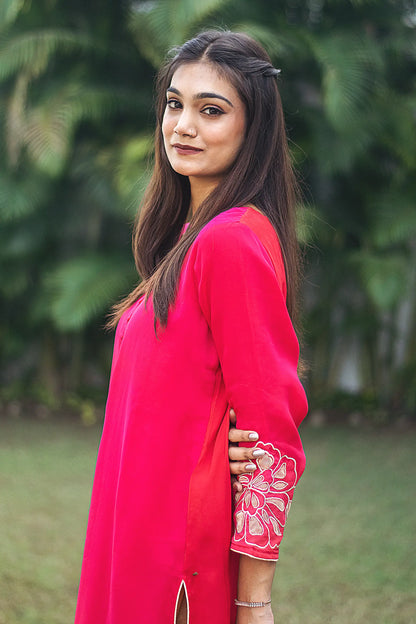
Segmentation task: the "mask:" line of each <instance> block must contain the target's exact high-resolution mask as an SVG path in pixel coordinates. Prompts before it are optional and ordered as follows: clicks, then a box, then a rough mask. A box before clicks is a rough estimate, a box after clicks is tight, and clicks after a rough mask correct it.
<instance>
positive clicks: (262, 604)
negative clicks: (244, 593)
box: [234, 598, 272, 607]
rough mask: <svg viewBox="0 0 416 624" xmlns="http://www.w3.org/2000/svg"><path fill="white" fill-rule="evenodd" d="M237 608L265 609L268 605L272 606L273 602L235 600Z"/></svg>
mask: <svg viewBox="0 0 416 624" xmlns="http://www.w3.org/2000/svg"><path fill="white" fill-rule="evenodd" d="M234 602H235V604H236V605H237V607H265V606H266V605H269V604H271V602H272V601H271V600H266V602H243V601H242V600H237V598H236V599H235V600H234Z"/></svg>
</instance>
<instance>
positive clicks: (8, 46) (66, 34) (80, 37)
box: [0, 28, 101, 81]
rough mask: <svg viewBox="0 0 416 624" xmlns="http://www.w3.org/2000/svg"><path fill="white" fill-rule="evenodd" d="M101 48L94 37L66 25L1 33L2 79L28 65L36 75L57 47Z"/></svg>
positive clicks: (83, 49) (81, 49)
mask: <svg viewBox="0 0 416 624" xmlns="http://www.w3.org/2000/svg"><path fill="white" fill-rule="evenodd" d="M100 49H101V46H100V45H99V43H98V42H97V41H96V40H95V39H94V38H93V37H90V36H88V35H85V34H83V33H79V32H75V31H72V30H69V29H64V28H55V29H50V30H48V29H44V30H36V31H33V32H25V33H23V34H19V35H16V34H11V35H10V34H9V35H7V36H5V35H3V36H0V81H2V80H6V79H7V78H9V77H10V76H11V75H13V74H15V73H16V72H17V71H19V70H21V69H25V68H26V69H27V68H29V69H30V73H31V75H32V76H33V77H35V76H38V75H39V74H41V73H42V72H43V71H44V70H45V69H46V67H47V65H48V62H49V59H50V57H51V56H52V55H53V54H54V53H55V52H56V51H57V50H62V51H74V50H80V51H85V50H90V51H95V52H97V51H98V50H100Z"/></svg>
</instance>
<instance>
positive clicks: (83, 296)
mask: <svg viewBox="0 0 416 624" xmlns="http://www.w3.org/2000/svg"><path fill="white" fill-rule="evenodd" d="M135 279H136V280H137V273H136V271H135V269H134V266H133V263H132V262H129V261H127V260H126V259H125V258H123V257H120V256H115V255H111V256H108V255H100V254H95V255H86V256H81V257H78V258H75V259H72V260H68V261H67V262H66V263H64V264H62V265H60V266H59V267H57V268H56V269H55V270H54V271H53V272H51V273H50V274H49V275H48V276H47V278H46V280H45V287H46V292H47V297H48V299H49V300H50V315H51V318H52V320H53V322H54V323H55V325H56V326H57V327H58V329H60V330H62V331H70V330H78V329H80V328H81V327H84V326H85V325H86V324H87V323H88V322H89V321H90V320H91V319H92V318H94V317H96V316H98V315H100V314H103V313H104V312H105V311H106V310H107V309H108V307H109V306H110V305H111V303H113V302H115V301H116V300H117V298H118V297H120V296H121V295H122V294H123V293H124V292H126V290H128V289H129V288H130V287H131V286H132V284H133V282H134V280H135Z"/></svg>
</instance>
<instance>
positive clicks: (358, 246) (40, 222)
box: [0, 0, 416, 411]
mask: <svg viewBox="0 0 416 624" xmlns="http://www.w3.org/2000/svg"><path fill="white" fill-rule="evenodd" d="M414 16H415V7H414V3H409V2H407V1H405V0H402V1H398V2H383V1H382V0H360V1H358V0H357V1H352V0H331V1H330V2H329V1H328V2H326V3H322V2H306V3H302V2H293V1H292V0H290V1H289V0H286V1H284V2H270V1H269V0H258V1H257V2H256V3H253V2H251V0H233V1H231V0H208V1H207V0H205V1H204V2H202V0H201V1H199V0H198V1H194V0H192V1H191V0H152V1H150V2H149V1H138V2H131V1H130V0H122V1H121V2H117V3H114V2H112V1H111V0H104V2H95V1H94V2H91V3H88V4H85V3H84V4H82V3H68V2H65V0H53V1H52V2H51V1H49V0H48V1H47V0H39V2H30V1H29V0H26V1H25V0H3V1H2V3H1V4H0V296H1V298H2V307H3V312H4V313H3V314H2V319H1V321H0V339H1V341H2V349H1V353H2V355H0V365H1V368H2V370H3V371H5V372H4V373H3V377H2V379H3V378H4V380H6V382H7V383H9V382H10V383H16V384H18V383H20V381H21V380H22V379H24V380H33V379H40V380H41V383H40V385H41V386H42V387H44V388H45V389H46V392H47V393H49V395H50V396H53V397H56V396H58V395H59V394H60V393H61V394H62V393H63V392H66V391H68V390H73V389H76V387H77V385H78V386H79V385H80V384H82V383H85V378H86V374H87V373H86V371H87V369H88V367H91V366H93V367H95V369H100V370H101V369H105V370H107V369H108V353H109V342H108V339H107V338H105V337H103V336H101V337H100V336H98V335H97V331H98V330H95V329H94V328H97V327H99V328H100V327H102V325H103V323H104V317H105V314H106V311H107V310H108V308H109V307H110V305H111V303H112V302H114V301H115V300H116V299H117V298H118V297H120V296H121V295H122V294H123V293H125V292H127V291H128V290H129V288H131V287H132V285H133V284H134V283H135V281H136V279H137V277H136V275H135V272H134V269H133V263H132V259H131V252H130V242H129V239H130V227H131V223H132V221H133V219H134V216H135V214H136V213H137V210H138V208H139V204H140V197H141V195H142V193H143V190H144V188H145V186H146V183H147V181H148V179H149V161H150V159H151V155H152V143H153V140H152V126H153V121H152V116H151V113H150V111H151V108H152V100H151V92H152V81H153V78H154V73H155V68H157V67H158V66H159V65H160V63H161V61H162V60H163V58H164V57H165V55H166V53H167V51H168V50H169V49H171V48H172V47H173V46H176V45H179V44H181V43H182V42H183V41H184V40H185V39H186V38H188V37H190V36H192V35H193V34H195V33H196V32H198V31H199V30H201V29H203V28H205V27H221V28H232V29H235V30H242V31H245V32H247V33H249V34H251V35H252V36H254V37H255V38H257V39H258V40H259V41H260V42H261V43H262V44H263V45H264V46H265V47H266V48H267V49H268V51H269V53H270V55H271V57H272V61H273V62H274V63H275V65H276V66H277V67H280V68H281V69H282V75H281V77H280V78H279V86H280V90H281V93H282V99H283V103H284V108H285V113H286V121H287V126H288V131H289V136H290V139H291V147H292V153H293V157H294V161H295V163H296V166H297V169H298V171H299V172H300V174H301V176H302V179H303V188H304V190H305V200H304V201H305V203H304V204H303V205H302V206H301V207H300V210H299V226H298V232H299V238H300V241H301V242H302V244H303V246H304V249H305V256H306V263H305V266H306V275H305V287H304V307H303V309H304V326H305V343H306V344H307V350H306V354H305V355H306V360H307V362H308V363H309V373H308V379H307V386H308V391H309V393H310V395H311V396H316V397H320V396H331V395H332V394H333V393H334V392H337V391H338V390H340V391H341V392H342V391H343V390H345V388H343V385H342V384H343V376H344V373H343V372H342V371H343V367H345V361H346V356H345V353H346V352H347V351H348V349H349V347H350V345H351V344H355V345H356V346H355V356H354V358H355V362H354V366H355V369H356V371H359V374H358V377H359V380H358V382H357V388H356V392H357V394H359V395H360V396H363V395H367V394H368V395H371V396H372V397H374V400H375V401H376V402H378V403H379V405H380V408H382V409H394V410H397V411H407V410H410V411H411V410H413V411H414V409H415V408H414V404H415V401H414V397H413V398H412V397H410V395H409V393H408V392H407V393H406V392H404V391H403V387H404V385H403V384H404V383H405V382H404V380H408V378H409V375H411V374H412V373H411V372H410V373H409V371H414V363H415V361H416V296H415V295H414V294H413V293H414V292H416V271H415V270H414V269H413V267H414V266H416V200H415V198H416V185H415V180H416V175H415V173H416V171H415V170H416V147H415V145H416V144H415V141H414V140H413V139H412V137H413V136H414V119H415V114H416V96H415V84H416V83H415V75H416V74H415V69H416V44H415V41H416V39H415V28H416V21H415V17H414ZM68 345H70V346H68ZM1 358H2V359H1ZM6 359H7V360H6ZM38 359H40V361H41V364H40V365H38ZM9 364H10V365H9ZM104 378H105V376H104ZM83 380H84V381H83ZM406 383H407V382H406ZM338 386H341V387H340V388H339V387H338ZM346 390H347V391H348V392H350V391H351V388H346Z"/></svg>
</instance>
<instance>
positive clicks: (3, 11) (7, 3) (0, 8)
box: [0, 0, 25, 31]
mask: <svg viewBox="0 0 416 624" xmlns="http://www.w3.org/2000/svg"><path fill="white" fill-rule="evenodd" d="M24 4H25V0H1V2H0V31H1V30H2V29H3V28H5V27H6V26H8V25H9V24H11V23H12V22H14V20H15V19H16V17H17V16H18V15H19V13H20V11H21V10H22V8H23V6H24Z"/></svg>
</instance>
